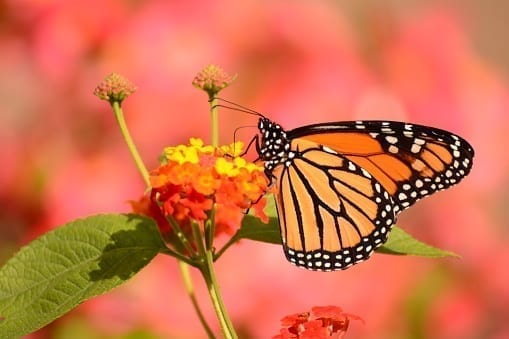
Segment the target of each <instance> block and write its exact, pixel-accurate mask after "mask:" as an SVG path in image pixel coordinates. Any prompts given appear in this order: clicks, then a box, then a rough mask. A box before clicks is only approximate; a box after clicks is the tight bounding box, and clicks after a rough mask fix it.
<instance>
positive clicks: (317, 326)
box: [273, 306, 363, 339]
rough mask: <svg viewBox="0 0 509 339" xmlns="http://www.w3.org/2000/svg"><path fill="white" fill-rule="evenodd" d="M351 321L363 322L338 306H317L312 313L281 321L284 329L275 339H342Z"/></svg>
mask: <svg viewBox="0 0 509 339" xmlns="http://www.w3.org/2000/svg"><path fill="white" fill-rule="evenodd" d="M351 319H352V320H361V321H363V320H362V319H361V318H360V317H358V316H356V315H353V314H348V313H344V312H343V310H342V309H341V308H340V307H338V306H315V307H313V308H311V312H304V313H296V314H291V315H287V316H286V317H284V318H283V319H281V325H282V326H283V328H282V329H281V330H280V333H279V334H278V335H275V336H274V337H273V339H294V338H295V339H296V338H301V339H302V338H309V339H310V338H315V339H321V338H342V337H343V336H344V334H345V333H346V331H347V330H348V326H349V324H350V320H351Z"/></svg>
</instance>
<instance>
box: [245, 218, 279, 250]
mask: <svg viewBox="0 0 509 339" xmlns="http://www.w3.org/2000/svg"><path fill="white" fill-rule="evenodd" d="M235 238H236V239H235V240H239V239H251V240H256V241H261V242H267V243H270V244H277V245H281V234H280V232H279V221H278V219H277V218H269V223H267V224H264V223H263V222H262V221H261V220H260V219H258V218H256V217H253V216H252V215H246V216H245V217H244V219H243V220H242V226H241V227H240V230H239V231H238V232H237V233H236V234H235Z"/></svg>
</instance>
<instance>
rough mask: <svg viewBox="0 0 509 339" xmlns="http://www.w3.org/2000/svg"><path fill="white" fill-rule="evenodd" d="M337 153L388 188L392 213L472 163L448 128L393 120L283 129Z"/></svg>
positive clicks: (449, 182) (467, 148)
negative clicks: (392, 202)
mask: <svg viewBox="0 0 509 339" xmlns="http://www.w3.org/2000/svg"><path fill="white" fill-rule="evenodd" d="M288 138H289V139H291V140H295V139H303V140H307V141H310V142H314V143H316V144H318V145H323V146H326V147H328V148H330V149H332V150H334V151H336V152H338V153H341V154H343V155H344V156H345V157H347V158H348V159H349V160H351V161H352V162H354V163H355V164H356V165H358V166H360V167H362V168H364V169H365V170H366V171H368V172H369V173H370V174H371V175H373V177H375V178H376V179H377V180H378V182H380V183H381V184H382V186H383V187H384V188H385V189H386V190H387V191H388V192H389V194H390V195H391V197H392V199H393V201H394V204H395V210H396V213H399V212H400V211H402V210H404V209H406V208H408V207H410V206H411V205H413V204H414V203H415V202H417V201H418V200H419V199H421V198H424V197H426V196H428V195H430V194H432V193H435V192H437V191H440V190H443V189H446V188H448V187H450V186H452V185H455V184H457V183H458V182H459V181H460V180H461V179H463V178H464V177H465V176H466V175H467V174H468V173H469V172H470V170H471V168H472V159H473V156H474V150H473V148H472V146H471V145H470V144H469V143H468V142H467V141H465V140H464V139H463V138H461V137H459V136H457V135H455V134H452V133H450V132H447V131H444V130H441V129H438V128H432V127H427V126H422V125H416V124H408V123H403V122H394V121H352V122H341V123H327V124H316V125H309V126H304V127H300V128H297V129H294V130H291V131H289V132H288Z"/></svg>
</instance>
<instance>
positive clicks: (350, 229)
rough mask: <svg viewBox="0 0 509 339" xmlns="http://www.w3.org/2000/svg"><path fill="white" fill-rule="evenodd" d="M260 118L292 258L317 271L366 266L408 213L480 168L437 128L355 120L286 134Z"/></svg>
mask: <svg viewBox="0 0 509 339" xmlns="http://www.w3.org/2000/svg"><path fill="white" fill-rule="evenodd" d="M252 112H253V111H251V113H252ZM255 114H256V115H258V116H259V122H258V129H259V132H260V136H256V137H255V138H254V139H253V141H254V142H256V149H257V152H258V158H259V160H261V161H263V162H264V169H265V174H266V176H267V178H268V179H269V181H270V183H271V184H272V183H273V184H274V185H275V198H276V207H277V212H278V216H279V223H280V231H281V237H282V240H283V249H284V252H285V255H286V258H287V259H288V260H289V261H290V262H292V263H293V264H295V265H297V266H301V267H304V268H306V269H309V270H316V271H333V270H344V269H347V268H348V267H350V266H352V265H354V264H357V263H359V262H362V261H364V260H366V259H367V258H369V256H370V255H371V254H372V253H373V251H374V250H375V249H376V248H377V247H379V246H381V245H382V244H383V243H385V242H386V240H387V237H388V234H389V231H390V230H391V228H392V226H393V225H394V223H395V221H396V217H397V215H398V214H399V213H400V212H401V211H403V210H404V209H406V208H408V207H410V206H411V205H413V204H414V203H415V202H417V201H418V200H419V199H422V198H424V197H426V196H428V195H430V194H433V193H435V192H437V191H440V190H443V189H446V188H448V187H450V186H453V185H455V184H457V183H458V182H459V181H460V180H461V179H463V178H464V177H465V176H466V175H467V174H468V173H469V172H470V170H471V168H472V159H473V156H474V150H473V148H472V146H471V145H470V144H469V143H468V142H467V141H465V140H464V139H463V138H461V137H459V136H457V135H454V134H452V133H450V132H447V131H444V130H441V129H437V128H433V127H427V126H422V125H416V124H409V123H404V122H396V121H347V122H331V123H321V124H315V125H308V126H302V127H298V128H296V129H293V130H288V131H286V130H284V129H283V128H282V127H281V126H280V125H279V124H277V123H275V122H273V121H270V120H269V119H267V118H265V117H264V116H263V115H261V114H259V113H255Z"/></svg>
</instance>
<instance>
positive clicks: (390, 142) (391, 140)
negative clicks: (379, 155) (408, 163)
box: [385, 135, 398, 145]
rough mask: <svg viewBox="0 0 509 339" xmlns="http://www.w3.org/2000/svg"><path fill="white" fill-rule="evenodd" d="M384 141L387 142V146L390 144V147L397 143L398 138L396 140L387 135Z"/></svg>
mask: <svg viewBox="0 0 509 339" xmlns="http://www.w3.org/2000/svg"><path fill="white" fill-rule="evenodd" d="M385 140H387V142H388V143H389V144H392V145H394V144H395V143H397V142H398V138H396V137H395V136H392V135H388V136H386V137H385Z"/></svg>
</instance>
